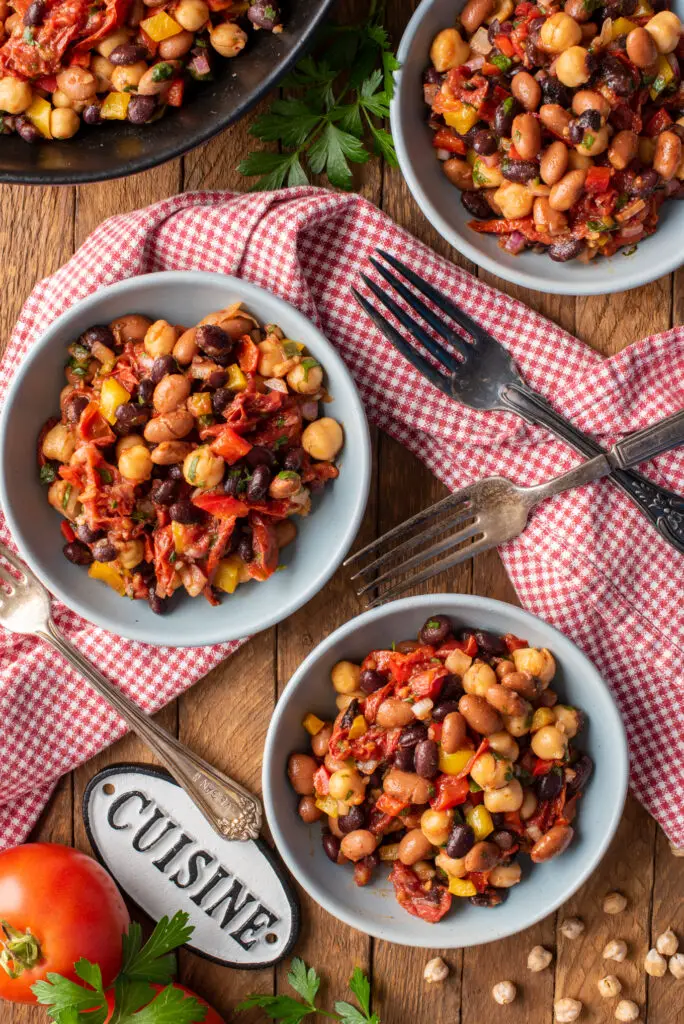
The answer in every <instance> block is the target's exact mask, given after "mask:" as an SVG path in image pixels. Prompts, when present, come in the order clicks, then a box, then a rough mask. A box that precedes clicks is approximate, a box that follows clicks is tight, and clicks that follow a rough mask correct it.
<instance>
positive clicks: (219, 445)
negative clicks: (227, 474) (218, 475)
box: [209, 425, 252, 466]
mask: <svg viewBox="0 0 684 1024" xmlns="http://www.w3.org/2000/svg"><path fill="white" fill-rule="evenodd" d="M209 447H210V448H211V450H212V452H213V453H214V455H220V456H221V457H222V458H224V459H225V460H226V462H227V463H228V465H229V466H232V465H233V463H234V462H237V461H238V459H241V458H243V456H245V455H246V454H247V452H249V451H251V449H252V445H251V444H250V442H249V441H247V440H246V438H244V437H241V436H240V434H236V432H235V431H234V430H233V428H232V427H229V426H227V425H226V426H225V427H223V428H222V430H221V433H220V434H217V436H216V439H215V440H214V441H212V442H211V444H210V445H209Z"/></svg>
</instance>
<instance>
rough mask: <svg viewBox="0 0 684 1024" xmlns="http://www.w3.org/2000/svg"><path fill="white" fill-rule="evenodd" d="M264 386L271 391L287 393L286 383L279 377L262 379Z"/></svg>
mask: <svg viewBox="0 0 684 1024" xmlns="http://www.w3.org/2000/svg"><path fill="white" fill-rule="evenodd" d="M264 386H265V387H267V388H269V390H271V391H280V393H281V394H282V395H286V394H287V384H286V383H285V381H284V380H283V379H282V378H281V377H269V378H268V380H265V381H264Z"/></svg>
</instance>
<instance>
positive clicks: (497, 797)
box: [471, 773, 524, 814]
mask: <svg viewBox="0 0 684 1024" xmlns="http://www.w3.org/2000/svg"><path fill="white" fill-rule="evenodd" d="M471 774H472V773H471ZM523 799H524V796H523V789H522V786H521V785H520V782H519V781H518V780H517V779H511V780H510V782H508V784H507V785H505V786H501V788H500V789H487V790H485V795H484V805H485V807H486V808H487V810H488V811H490V812H491V813H492V814H500V813H505V812H506V811H519V810H520V808H521V807H522V802H523Z"/></svg>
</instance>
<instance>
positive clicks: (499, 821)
mask: <svg viewBox="0 0 684 1024" xmlns="http://www.w3.org/2000/svg"><path fill="white" fill-rule="evenodd" d="M505 822H506V815H505V814H504V813H503V812H502V811H492V825H493V826H494V828H503V826H504V824H505Z"/></svg>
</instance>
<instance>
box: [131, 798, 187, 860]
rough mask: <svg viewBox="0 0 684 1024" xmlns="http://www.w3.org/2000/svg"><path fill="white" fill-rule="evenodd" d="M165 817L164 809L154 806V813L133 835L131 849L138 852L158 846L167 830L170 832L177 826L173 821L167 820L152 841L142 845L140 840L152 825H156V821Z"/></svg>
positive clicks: (167, 832)
mask: <svg viewBox="0 0 684 1024" xmlns="http://www.w3.org/2000/svg"><path fill="white" fill-rule="evenodd" d="M165 817H166V815H165V814H164V811H162V810H160V809H159V808H158V807H156V808H155V810H154V814H153V815H152V817H151V818H150V819H149V821H146V822H145V824H144V825H143V826H142V828H141V829H139V831H138V832H137V833H136V835H135V837H134V839H133V849H134V850H137V851H138V853H147V852H148V850H153V849H154V848H155V846H159V844H160V842H161V841H162V839H163V838H164V836H167V835H168V834H169V832H171V831H172V830H173V829H174V828H178V826H177V825H176V823H175V821H167V822H166V825H165V826H164V829H163V831H161V832H160V833H159V835H158V836H157V837H156V839H152V841H151V842H149V843H148V844H147V846H143V845H142V841H143V839H144V838H145V836H146V835H147V833H148V832H149V831H150V829H151V828H152V827H153V825H156V824H157V822H158V821H161V820H162V818H165Z"/></svg>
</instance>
